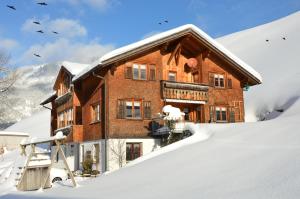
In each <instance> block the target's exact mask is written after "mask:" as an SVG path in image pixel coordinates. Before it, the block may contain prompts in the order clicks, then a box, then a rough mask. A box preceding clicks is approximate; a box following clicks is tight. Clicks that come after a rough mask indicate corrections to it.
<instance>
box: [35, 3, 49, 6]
mask: <svg viewBox="0 0 300 199" xmlns="http://www.w3.org/2000/svg"><path fill="white" fill-rule="evenodd" d="M36 4H39V5H41V6H46V5H48V4H47V3H45V2H39V3H36Z"/></svg>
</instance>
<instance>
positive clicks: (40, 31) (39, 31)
mask: <svg viewBox="0 0 300 199" xmlns="http://www.w3.org/2000/svg"><path fill="white" fill-rule="evenodd" d="M36 32H38V33H44V31H42V30H38V31H36Z"/></svg>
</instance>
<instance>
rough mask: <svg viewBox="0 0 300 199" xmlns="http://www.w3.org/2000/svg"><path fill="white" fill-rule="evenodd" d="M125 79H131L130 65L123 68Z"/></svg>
mask: <svg viewBox="0 0 300 199" xmlns="http://www.w3.org/2000/svg"><path fill="white" fill-rule="evenodd" d="M125 79H132V67H130V66H128V67H126V68H125Z"/></svg>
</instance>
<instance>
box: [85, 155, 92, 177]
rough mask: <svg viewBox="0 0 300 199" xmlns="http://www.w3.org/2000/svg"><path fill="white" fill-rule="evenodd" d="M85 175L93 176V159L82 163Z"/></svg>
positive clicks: (87, 159)
mask: <svg viewBox="0 0 300 199" xmlns="http://www.w3.org/2000/svg"><path fill="white" fill-rule="evenodd" d="M82 167H83V174H91V173H92V170H93V160H92V159H91V158H86V159H85V160H84V161H83V162H82Z"/></svg>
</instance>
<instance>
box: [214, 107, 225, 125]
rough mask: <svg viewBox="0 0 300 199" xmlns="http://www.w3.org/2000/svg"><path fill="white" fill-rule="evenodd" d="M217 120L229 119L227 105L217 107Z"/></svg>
mask: <svg viewBox="0 0 300 199" xmlns="http://www.w3.org/2000/svg"><path fill="white" fill-rule="evenodd" d="M216 121H219V122H220V121H221V122H226V121H227V110H226V108H225V107H216Z"/></svg>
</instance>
